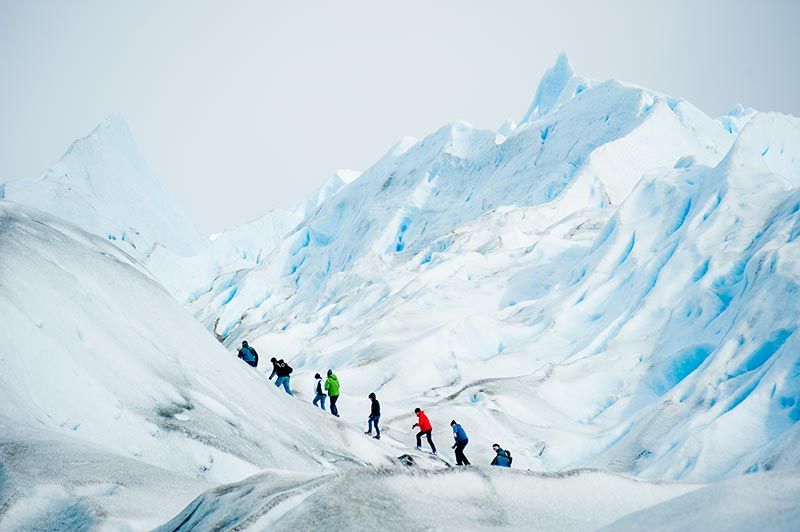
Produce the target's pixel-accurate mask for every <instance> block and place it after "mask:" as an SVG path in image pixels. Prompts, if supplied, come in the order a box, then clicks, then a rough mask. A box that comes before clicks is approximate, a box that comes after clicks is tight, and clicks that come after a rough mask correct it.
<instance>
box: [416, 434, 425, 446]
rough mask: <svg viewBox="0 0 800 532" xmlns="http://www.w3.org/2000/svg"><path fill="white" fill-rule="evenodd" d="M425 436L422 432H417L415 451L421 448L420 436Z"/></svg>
mask: <svg viewBox="0 0 800 532" xmlns="http://www.w3.org/2000/svg"><path fill="white" fill-rule="evenodd" d="M423 434H425V433H424V432H417V449H419V448H420V447H422V435H423Z"/></svg>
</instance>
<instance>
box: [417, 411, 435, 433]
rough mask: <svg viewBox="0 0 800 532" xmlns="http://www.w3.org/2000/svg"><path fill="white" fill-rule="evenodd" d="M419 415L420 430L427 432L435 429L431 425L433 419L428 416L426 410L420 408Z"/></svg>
mask: <svg viewBox="0 0 800 532" xmlns="http://www.w3.org/2000/svg"><path fill="white" fill-rule="evenodd" d="M417 417H418V418H419V422H418V423H417V424H418V425H419V431H420V432H427V431H429V430H432V429H433V427H431V421H430V419H428V416H426V415H425V411H424V410H420V411H419V413H418V414H417Z"/></svg>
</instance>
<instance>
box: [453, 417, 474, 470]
mask: <svg viewBox="0 0 800 532" xmlns="http://www.w3.org/2000/svg"><path fill="white" fill-rule="evenodd" d="M450 426H451V427H452V428H453V438H454V439H455V440H456V442H455V443H454V444H453V449H455V450H456V464H457V465H470V464H469V460H467V457H466V456H465V455H464V447H466V446H467V444H468V443H469V438H467V433H466V432H465V431H464V429H463V428H461V425H459V424H458V423H456V420H455V419H454V420H453V421H451V422H450Z"/></svg>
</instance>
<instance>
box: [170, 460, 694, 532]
mask: <svg viewBox="0 0 800 532" xmlns="http://www.w3.org/2000/svg"><path fill="white" fill-rule="evenodd" d="M695 489H697V486H691V485H675V484H649V483H646V482H637V481H635V480H632V479H626V478H621V477H617V476H614V475H609V474H603V473H598V472H592V471H571V472H568V473H565V474H563V475H554V476H550V475H541V474H538V475H537V474H531V473H529V472H527V473H526V472H518V471H512V470H499V469H496V468H489V467H482V468H470V469H468V470H462V469H447V470H415V469H406V470H401V469H397V468H394V469H389V468H369V469H361V470H357V471H352V472H347V473H343V474H336V475H326V476H322V477H315V478H309V477H307V476H305V477H304V476H300V475H292V476H284V477H275V476H271V475H263V476H255V477H253V478H250V479H248V480H247V481H245V482H241V483H239V484H236V485H234V486H227V487H226V488H225V490H224V491H223V490H221V489H220V490H212V491H209V492H207V493H204V494H203V495H201V496H200V497H198V498H197V499H196V500H195V501H194V502H192V503H191V504H190V505H188V506H187V507H186V509H184V511H183V512H181V513H180V514H178V515H177V516H176V517H175V518H174V519H172V520H171V521H169V522H168V523H166V524H165V525H164V526H163V527H161V528H159V529H158V530H159V531H160V532H168V531H169V532H172V531H174V532H178V531H185V530H218V529H223V528H228V527H230V528H233V527H239V528H240V529H243V530H276V531H277V530H306V529H310V528H322V529H324V530H413V531H417V530H419V531H422V530H547V531H560V530H565V531H566V530H570V531H574V530H597V529H598V528H600V527H602V526H605V525H608V524H610V523H612V522H613V521H615V520H616V519H618V518H619V517H621V516H624V515H627V514H630V513H632V512H636V511H637V510H638V509H641V508H645V507H648V506H651V505H654V504H658V503H661V502H662V501H665V500H669V499H671V498H673V497H676V496H679V495H683V494H685V493H687V492H691V491H692V490H695ZM434 501H435V502H434ZM311 523H313V527H312V526H310V524H311Z"/></svg>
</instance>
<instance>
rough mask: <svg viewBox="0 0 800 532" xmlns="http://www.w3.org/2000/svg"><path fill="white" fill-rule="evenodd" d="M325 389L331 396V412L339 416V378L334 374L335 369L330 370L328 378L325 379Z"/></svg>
mask: <svg viewBox="0 0 800 532" xmlns="http://www.w3.org/2000/svg"><path fill="white" fill-rule="evenodd" d="M325 391H326V392H328V397H330V398H331V414H333V415H334V416H336V417H339V409H338V408H336V401H338V400H339V378H338V377H337V376H336V375H334V373H333V370H331V369H329V370H328V378H327V379H325Z"/></svg>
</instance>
